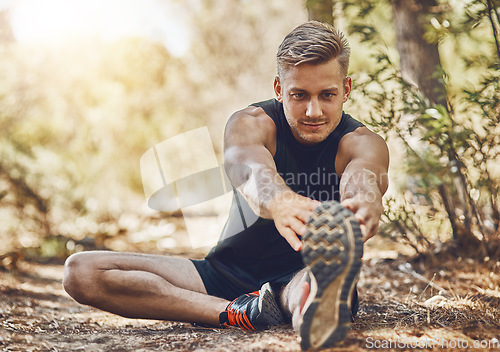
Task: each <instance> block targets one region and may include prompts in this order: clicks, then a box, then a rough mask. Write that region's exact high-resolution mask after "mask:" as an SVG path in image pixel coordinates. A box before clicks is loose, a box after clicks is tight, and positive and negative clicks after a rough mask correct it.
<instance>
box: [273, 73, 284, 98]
mask: <svg viewBox="0 0 500 352" xmlns="http://www.w3.org/2000/svg"><path fill="white" fill-rule="evenodd" d="M274 94H276V99H277V100H278V101H279V102H280V103H282V102H283V96H282V95H281V82H280V77H279V76H276V77H275V78H274Z"/></svg>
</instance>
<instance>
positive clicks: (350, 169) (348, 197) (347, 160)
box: [335, 127, 389, 241]
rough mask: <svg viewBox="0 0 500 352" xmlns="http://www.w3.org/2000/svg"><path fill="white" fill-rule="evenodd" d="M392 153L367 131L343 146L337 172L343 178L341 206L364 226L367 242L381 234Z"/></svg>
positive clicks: (346, 139) (352, 136)
mask: <svg viewBox="0 0 500 352" xmlns="http://www.w3.org/2000/svg"><path fill="white" fill-rule="evenodd" d="M388 168H389V151H388V149H387V145H386V143H385V141H384V140H383V138H382V137H380V136H379V135H377V134H375V133H373V132H371V131H370V130H368V129H367V128H366V127H361V128H358V129H357V130H355V131H353V132H351V133H348V134H347V135H345V136H344V137H343V138H342V140H341V141H340V144H339V151H338V154H337V159H336V161H335V169H336V170H337V172H338V173H339V175H341V181H340V195H341V204H342V205H344V206H345V207H346V208H348V209H350V210H351V211H352V212H353V213H354V214H355V216H356V218H357V219H358V220H359V222H360V223H361V231H362V232H363V237H364V240H365V241H366V240H368V239H369V238H371V237H373V236H374V235H375V233H376V232H377V229H378V225H379V220H380V216H381V215H382V213H383V211H384V208H383V205H382V196H383V194H384V193H385V191H386V190H387V186H388V182H389V179H388Z"/></svg>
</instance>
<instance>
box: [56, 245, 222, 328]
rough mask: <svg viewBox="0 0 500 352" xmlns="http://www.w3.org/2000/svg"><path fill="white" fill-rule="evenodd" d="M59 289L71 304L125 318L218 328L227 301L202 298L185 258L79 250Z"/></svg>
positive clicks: (200, 285) (68, 264) (203, 292)
mask: <svg viewBox="0 0 500 352" xmlns="http://www.w3.org/2000/svg"><path fill="white" fill-rule="evenodd" d="M63 285H64V289H65V290H66V292H68V294H69V295H70V296H71V297H73V298H74V299H75V300H76V301H78V302H79V303H82V304H87V305H90V306H93V307H96V308H99V309H102V310H105V311H108V312H111V313H114V314H118V315H121V316H124V317H128V318H144V319H160V320H173V321H184V322H196V323H200V324H207V325H212V326H219V325H220V324H219V313H220V312H222V311H224V309H225V308H226V306H227V305H228V304H229V301H227V300H225V299H222V298H218V297H214V296H209V295H207V292H206V290H205V286H204V284H203V281H202V279H201V277H200V275H199V274H198V271H197V270H196V268H195V266H194V264H193V263H192V262H191V261H190V260H188V259H184V258H174V257H168V256H156V255H145V254H133V253H116V252H105V251H96V252H82V253H78V254H74V255H72V256H71V257H69V258H68V260H67V261H66V264H65V272H64V279H63Z"/></svg>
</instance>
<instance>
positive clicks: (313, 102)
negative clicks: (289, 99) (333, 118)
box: [306, 98, 322, 118]
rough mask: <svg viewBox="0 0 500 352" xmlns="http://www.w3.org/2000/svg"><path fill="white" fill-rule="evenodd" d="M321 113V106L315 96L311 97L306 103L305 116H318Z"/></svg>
mask: <svg viewBox="0 0 500 352" xmlns="http://www.w3.org/2000/svg"><path fill="white" fill-rule="evenodd" d="M321 115H322V112H321V106H320V104H319V101H318V99H317V98H311V99H310V100H309V102H308V103H307V110H306V116H307V117H311V118H316V117H320V116H321Z"/></svg>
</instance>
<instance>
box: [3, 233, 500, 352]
mask: <svg viewBox="0 0 500 352" xmlns="http://www.w3.org/2000/svg"><path fill="white" fill-rule="evenodd" d="M380 248H383V250H381V249H380ZM388 248H389V249H388ZM176 255H182V256H196V257H200V253H199V252H196V253H193V252H189V251H188V252H185V253H179V252H177V254H176ZM363 260H364V266H363V269H362V272H361V277H360V281H359V285H358V287H359V291H360V299H361V302H360V310H359V313H358V316H357V318H356V320H355V322H354V324H353V327H352V329H351V331H350V332H349V333H348V337H347V339H346V340H345V341H344V342H343V343H342V344H341V345H340V346H339V347H337V348H335V349H332V350H334V351H366V350H375V349H379V350H391V351H402V350H419V351H430V350H440V351H470V350H477V351H490V350H491V351H495V350H496V351H500V342H499V340H500V288H499V285H500V261H496V260H487V261H483V262H477V261H473V260H470V259H456V258H455V259H453V258H447V257H446V256H444V257H443V256H437V257H433V258H427V259H425V260H424V259H419V258H415V257H413V258H409V257H405V256H403V255H401V254H398V253H397V252H396V251H394V250H391V249H390V246H387V245H386V244H383V243H382V244H378V245H376V246H374V245H371V246H367V249H366V250H365V256H364V259H363ZM62 274H63V266H62V263H57V264H54V263H52V264H41V263H35V262H27V261H23V262H21V263H19V265H18V269H17V271H0V293H1V296H0V297H1V299H0V350H1V351H85V352H93V351H239V352H247V351H280V352H281V351H300V344H299V337H298V335H297V334H295V333H294V332H293V330H292V329H291V327H290V326H282V327H277V328H274V329H271V330H269V331H265V332H258V333H252V332H245V331H242V330H240V329H236V328H234V329H209V328H200V327H193V326H191V325H190V324H184V323H174V322H168V321H148V320H133V319H125V318H121V317H118V316H115V315H112V314H108V313H105V312H102V311H99V310H96V309H93V308H90V307H87V306H82V305H79V304H78V303H76V302H75V301H73V300H72V299H70V297H69V296H68V295H67V294H66V293H65V292H64V290H63V288H62V286H61V278H62Z"/></svg>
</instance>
